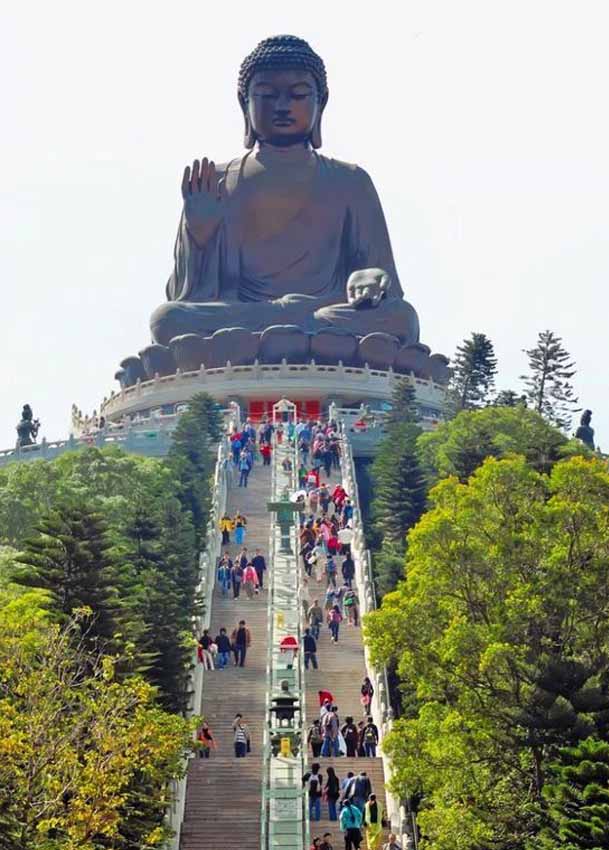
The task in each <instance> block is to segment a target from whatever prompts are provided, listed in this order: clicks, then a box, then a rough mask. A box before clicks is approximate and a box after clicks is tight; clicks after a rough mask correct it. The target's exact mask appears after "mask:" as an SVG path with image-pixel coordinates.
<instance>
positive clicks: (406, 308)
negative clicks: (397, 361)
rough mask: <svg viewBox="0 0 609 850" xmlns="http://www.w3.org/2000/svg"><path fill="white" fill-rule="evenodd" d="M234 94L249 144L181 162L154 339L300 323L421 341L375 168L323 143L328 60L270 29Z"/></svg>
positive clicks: (249, 59) (154, 318) (310, 327)
mask: <svg viewBox="0 0 609 850" xmlns="http://www.w3.org/2000/svg"><path fill="white" fill-rule="evenodd" d="M238 98H239V104H240V106H241V109H242V111H243V117H244V121H245V139H244V144H245V147H246V148H247V153H246V154H245V155H244V156H240V157H236V158H235V159H232V160H230V161H229V162H226V163H223V164H222V165H218V166H216V165H215V164H214V163H213V162H211V161H209V160H208V159H207V158H205V157H204V158H203V159H201V160H198V159H195V161H194V162H193V164H192V167H189V166H187V167H186V169H185V170H184V177H183V180H182V197H183V200H184V210H183V213H182V218H181V220H180V225H179V228H178V237H177V241H176V248H175V266H174V271H173V274H172V275H171V277H170V279H169V283H168V284H167V298H168V303H167V304H164V305H163V306H161V307H159V308H158V309H157V310H156V311H155V312H154V314H153V316H152V319H151V328H152V334H153V337H154V339H155V341H156V342H160V343H162V344H164V345H167V344H168V343H169V342H170V340H171V339H172V338H173V337H174V336H177V335H178V334H184V333H199V334H202V335H210V334H212V333H214V331H217V330H220V329H221V328H227V327H236V326H239V327H244V328H249V329H250V330H255V331H262V330H264V328H266V327H268V326H270V325H277V324H295V325H298V326H300V327H302V328H303V329H306V330H311V331H315V330H319V329H321V328H327V327H335V328H342V329H345V330H350V331H353V332H354V333H356V334H358V335H360V336H364V335H365V334H367V333H370V332H371V331H374V330H378V331H383V332H385V333H390V334H393V335H395V336H396V337H398V338H399V339H400V340H401V341H403V342H418V338H419V324H418V319H417V315H416V313H415V311H414V309H413V308H412V307H411V306H410V305H409V304H408V303H407V302H405V301H404V300H403V299H402V289H401V286H400V281H399V279H398V275H397V271H396V269H395V264H394V261H393V254H392V251H391V245H390V242H389V235H388V233H387V227H386V225H385V218H384V215H383V210H382V208H381V204H380V202H379V199H378V196H377V194H376V190H375V188H374V185H373V183H372V181H371V179H370V177H369V176H368V175H367V174H366V172H365V171H363V170H362V169H361V168H358V167H357V166H355V165H350V164H348V163H344V162H340V161H338V160H335V159H330V158H328V157H325V156H323V155H321V154H318V153H317V150H318V149H319V148H320V147H321V143H322V141H321V125H322V116H323V112H324V109H325V107H326V104H327V102H328V86H327V81H326V70H325V67H324V63H323V61H322V59H321V58H320V57H319V56H318V55H317V54H316V53H314V52H313V50H312V49H311V47H310V46H309V45H308V44H307V43H306V42H305V41H303V40H302V39H299V38H295V37H293V36H278V37H275V38H269V39H266V40H265V41H263V42H262V43H261V44H259V45H258V47H257V48H256V49H255V50H254V51H253V53H251V54H250V55H249V56H248V57H247V58H246V59H245V61H244V62H243V64H242V66H241V72H240V74H239V85H238Z"/></svg>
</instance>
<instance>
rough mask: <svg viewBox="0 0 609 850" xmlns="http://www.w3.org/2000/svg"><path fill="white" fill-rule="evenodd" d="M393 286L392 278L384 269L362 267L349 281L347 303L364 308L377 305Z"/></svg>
mask: <svg viewBox="0 0 609 850" xmlns="http://www.w3.org/2000/svg"><path fill="white" fill-rule="evenodd" d="M390 286H391V278H390V277H389V275H388V274H387V272H385V271H383V269H360V270H359V271H356V272H353V273H352V274H351V276H350V277H349V280H348V281H347V303H348V304H349V305H350V306H351V307H355V308H359V309H363V308H366V307H377V306H378V305H379V303H380V302H381V300H382V299H383V298H384V296H385V293H386V292H387V291H388V289H389V287H390Z"/></svg>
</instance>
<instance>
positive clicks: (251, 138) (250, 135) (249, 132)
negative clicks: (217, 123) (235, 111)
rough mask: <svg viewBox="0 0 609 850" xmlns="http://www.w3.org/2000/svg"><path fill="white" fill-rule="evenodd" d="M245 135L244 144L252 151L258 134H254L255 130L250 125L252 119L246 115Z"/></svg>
mask: <svg viewBox="0 0 609 850" xmlns="http://www.w3.org/2000/svg"><path fill="white" fill-rule="evenodd" d="M244 117H245V134H244V136H243V144H244V146H245V147H246V148H247V149H248V150H251V149H252V148H253V147H254V145H255V144H256V134H255V133H254V128H253V127H252V125H251V124H250V119H249V116H248V115H245V116H244Z"/></svg>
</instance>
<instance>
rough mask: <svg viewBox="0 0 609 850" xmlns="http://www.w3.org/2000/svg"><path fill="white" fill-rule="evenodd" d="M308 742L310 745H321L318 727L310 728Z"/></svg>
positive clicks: (321, 738) (321, 737) (321, 739)
mask: <svg viewBox="0 0 609 850" xmlns="http://www.w3.org/2000/svg"><path fill="white" fill-rule="evenodd" d="M309 740H310V742H311V743H312V744H321V742H322V741H323V736H322V734H321V730H320V728H319V726H312V727H311V735H310V737H309Z"/></svg>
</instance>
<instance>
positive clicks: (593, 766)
mask: <svg viewBox="0 0 609 850" xmlns="http://www.w3.org/2000/svg"><path fill="white" fill-rule="evenodd" d="M544 798H545V800H546V802H547V804H548V810H547V819H548V820H549V821H550V823H551V825H550V826H548V827H546V828H545V829H544V830H543V832H542V836H541V839H542V840H541V844H542V847H543V850H588V848H594V850H602V848H609V744H608V743H607V742H606V741H599V740H597V739H595V738H586V740H584V741H581V742H580V743H579V744H577V746H575V747H564V748H562V749H561V750H560V751H559V754H558V758H557V759H556V760H555V761H553V762H552V763H551V764H550V765H549V781H548V784H547V785H546V786H545V788H544Z"/></svg>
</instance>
